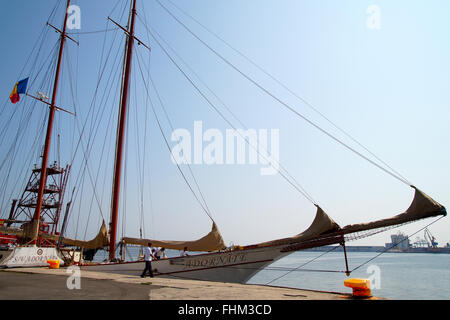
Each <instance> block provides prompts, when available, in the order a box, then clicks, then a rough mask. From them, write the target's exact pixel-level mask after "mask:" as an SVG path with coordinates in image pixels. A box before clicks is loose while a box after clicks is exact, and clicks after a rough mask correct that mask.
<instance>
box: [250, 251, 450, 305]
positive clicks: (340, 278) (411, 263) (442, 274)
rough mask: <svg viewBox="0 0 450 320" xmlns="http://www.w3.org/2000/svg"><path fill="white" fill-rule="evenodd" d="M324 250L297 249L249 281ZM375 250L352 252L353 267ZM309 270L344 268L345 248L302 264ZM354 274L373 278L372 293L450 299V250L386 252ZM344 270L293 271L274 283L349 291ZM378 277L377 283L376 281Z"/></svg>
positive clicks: (261, 281) (262, 278)
mask: <svg viewBox="0 0 450 320" xmlns="http://www.w3.org/2000/svg"><path fill="white" fill-rule="evenodd" d="M321 254H322V253H321V252H301V251H300V252H295V253H293V254H291V255H289V256H287V257H285V258H283V259H281V260H279V261H277V262H276V263H274V264H272V265H271V266H270V267H268V268H267V270H262V271H261V272H259V273H258V274H256V275H255V276H254V277H253V278H252V279H251V280H250V281H249V283H252V284H267V283H268V282H270V281H272V280H274V279H275V278H278V277H280V276H281V275H284V274H286V273H287V271H286V270H284V271H279V270H274V269H276V268H280V269H290V270H292V269H295V268H298V267H299V266H301V265H303V264H305V263H306V262H308V261H311V260H312V259H314V258H316V257H318V256H320V255H321ZM376 255H377V253H374V252H367V253H366V252H349V253H348V258H349V269H350V270H353V269H354V268H356V267H358V266H359V265H361V264H363V263H364V262H366V261H368V260H369V259H371V258H373V257H375V256H376ZM303 269H308V270H311V269H312V270H331V271H345V260H344V254H343V253H342V252H331V253H328V254H326V255H324V256H323V257H321V258H319V259H317V260H315V261H314V262H311V263H309V264H307V265H305V266H304V267H303ZM350 277H351V278H374V279H373V280H372V284H373V287H379V288H373V289H372V294H373V295H374V296H378V297H384V298H389V299H396V300H406V299H413V300H448V299H450V254H414V253H385V254H382V255H381V256H379V257H377V258H376V259H375V260H372V261H371V262H369V263H368V264H366V265H364V266H362V267H361V268H360V269H358V270H356V271H354V273H352V274H351V275H350ZM345 279H347V276H346V275H345V273H334V272H315V271H314V272H313V271H300V270H299V271H292V272H290V273H288V274H286V275H285V276H284V277H282V278H280V279H279V280H276V281H274V282H272V283H271V285H276V286H286V287H293V288H300V289H312V290H326V291H335V292H348V293H351V289H350V288H347V287H345V286H344V280H345ZM377 280H378V285H377V283H376V282H377Z"/></svg>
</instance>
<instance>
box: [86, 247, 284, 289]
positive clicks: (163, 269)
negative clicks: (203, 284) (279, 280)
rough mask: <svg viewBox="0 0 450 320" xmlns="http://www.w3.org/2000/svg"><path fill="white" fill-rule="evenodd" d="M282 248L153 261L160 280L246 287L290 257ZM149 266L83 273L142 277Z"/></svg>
mask: <svg viewBox="0 0 450 320" xmlns="http://www.w3.org/2000/svg"><path fill="white" fill-rule="evenodd" d="M282 248H283V247H282V246H278V247H269V248H258V249H247V250H239V251H232V252H218V253H209V254H201V255H194V256H187V257H177V258H170V259H163V260H158V261H152V270H153V274H154V276H156V277H175V278H181V279H191V280H204V281H215V282H232V283H246V282H247V281H248V280H249V279H250V278H251V277H252V276H254V275H255V274H256V273H257V272H259V271H260V270H262V269H263V268H264V267H266V266H268V265H270V264H272V263H273V262H275V261H276V260H278V259H280V258H282V257H284V256H286V255H288V254H289V253H286V252H281V249H282ZM144 268H145V262H143V261H139V262H125V263H100V264H93V265H83V266H82V267H81V270H86V271H96V272H108V273H118V274H127V275H134V276H139V275H141V274H142V271H143V270H144Z"/></svg>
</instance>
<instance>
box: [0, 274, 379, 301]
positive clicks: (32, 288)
mask: <svg viewBox="0 0 450 320" xmlns="http://www.w3.org/2000/svg"><path fill="white" fill-rule="evenodd" d="M67 271H68V270H67V269H65V268H62V269H56V270H55V269H49V268H21V269H6V270H0V288H2V290H0V300H349V299H351V294H350V293H334V292H322V291H311V290H300V289H291V288H283V287H269V286H264V285H242V284H234V283H219V282H207V281H194V280H183V279H169V278H160V277H155V278H149V277H146V278H141V277H139V276H127V275H119V274H109V273H100V272H90V271H83V272H82V273H81V277H80V278H79V279H80V280H79V285H80V289H77V288H74V289H72V290H71V289H69V287H74V286H76V284H77V283H76V281H75V280H74V279H73V278H70V276H71V275H72V274H71V273H68V272H67ZM68 283H69V285H68ZM344 290H345V288H343V291H344ZM371 299H377V298H371Z"/></svg>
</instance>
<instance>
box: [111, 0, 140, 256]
mask: <svg viewBox="0 0 450 320" xmlns="http://www.w3.org/2000/svg"><path fill="white" fill-rule="evenodd" d="M132 1H133V6H132V9H131V13H130V14H131V22H130V24H129V29H128V33H127V35H128V39H127V44H126V45H127V47H126V58H125V67H124V69H123V83H122V95H121V101H120V110H119V123H118V131H117V144H116V158H115V165H114V182H113V190H112V198H111V224H110V243H109V259H110V260H113V259H114V258H115V251H116V238H117V220H118V212H119V196H120V183H121V171H122V163H123V145H124V133H125V125H126V114H127V107H128V89H129V87H130V74H131V62H132V58H133V45H134V24H135V17H136V0H132Z"/></svg>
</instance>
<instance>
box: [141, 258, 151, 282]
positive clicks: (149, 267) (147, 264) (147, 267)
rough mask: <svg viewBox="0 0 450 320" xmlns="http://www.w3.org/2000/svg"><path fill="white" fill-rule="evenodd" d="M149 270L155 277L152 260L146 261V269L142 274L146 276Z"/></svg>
mask: <svg viewBox="0 0 450 320" xmlns="http://www.w3.org/2000/svg"><path fill="white" fill-rule="evenodd" d="M147 271H149V272H150V277H152V278H153V271H152V262H151V261H145V269H144V271H143V272H142V275H141V276H144V277H145V275H146V274H147Z"/></svg>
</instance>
